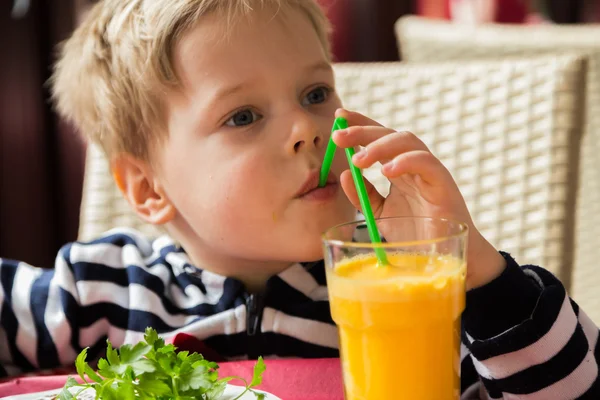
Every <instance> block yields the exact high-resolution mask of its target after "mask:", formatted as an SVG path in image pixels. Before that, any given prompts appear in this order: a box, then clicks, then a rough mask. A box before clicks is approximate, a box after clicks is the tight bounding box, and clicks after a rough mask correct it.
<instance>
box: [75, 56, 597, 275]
mask: <svg viewBox="0 0 600 400" xmlns="http://www.w3.org/2000/svg"><path fill="white" fill-rule="evenodd" d="M335 72H336V77H337V89H338V91H339V93H340V96H341V98H342V99H343V101H344V103H345V106H346V107H348V108H350V109H354V110H357V111H360V112H363V113H365V114H367V115H369V116H371V117H372V118H374V119H376V120H379V121H380V122H381V123H383V124H384V125H386V126H389V127H392V128H394V129H399V130H411V131H413V132H415V133H417V134H419V135H420V136H421V137H422V138H423V140H424V141H425V142H426V143H427V145H428V146H430V148H431V150H432V151H433V152H434V153H435V154H436V155H437V156H439V157H440V159H441V160H442V161H443V162H444V163H445V164H446V166H447V167H448V168H449V169H450V171H451V172H452V173H453V175H454V177H455V178H456V180H457V181H458V183H459V185H460V187H461V189H462V191H463V194H464V197H465V199H466V201H467V202H468V204H469V206H470V209H471V211H472V214H473V217H474V220H475V221H476V223H477V225H478V227H479V229H480V230H481V231H482V232H483V233H484V234H485V235H486V236H487V237H488V238H489V239H490V240H491V241H492V242H493V243H494V244H495V245H497V246H498V247H500V248H502V249H504V250H506V251H510V252H512V253H513V254H514V255H516V256H517V257H518V258H519V259H520V260H524V261H532V262H536V263H541V264H543V265H545V266H547V267H548V268H549V269H551V270H552V271H553V272H555V273H557V274H558V275H559V276H563V275H565V274H566V273H567V272H568V271H564V270H563V269H561V268H562V267H563V266H564V265H567V264H568V262H567V261H570V258H571V256H572V254H571V253H572V240H571V239H572V235H571V234H570V232H571V231H572V229H573V228H572V226H573V221H572V220H571V218H570V216H571V215H572V214H573V207H574V204H573V203H574V201H573V200H574V199H573V194H574V193H575V185H576V181H577V179H576V178H577V176H576V174H577V168H576V163H575V160H576V157H577V154H576V152H577V150H578V149H579V138H580V135H581V109H582V107H581V102H582V100H583V99H582V96H581V90H580V89H581V85H582V84H583V76H584V74H585V63H584V62H583V61H582V59H581V58H578V57H575V56H565V57H544V58H540V59H532V60H523V61H505V62H493V63H490V62H474V63H460V64H447V65H435V66H433V65H427V64H423V65H405V64H403V63H389V64H346V65H344V64H338V65H336V66H335ZM368 172H369V173H368V174H367V175H368V176H369V177H371V178H372V179H374V180H375V183H376V185H377V186H378V189H379V190H380V191H385V190H386V187H385V186H386V183H387V182H386V181H385V179H384V178H382V177H381V175H380V174H378V172H377V171H376V170H372V171H368ZM123 225H124V226H129V227H134V228H136V229H140V230H142V231H143V232H145V233H147V234H150V235H152V234H156V233H157V230H156V229H155V228H153V227H150V226H148V225H146V224H144V223H142V222H140V220H139V219H138V218H137V217H136V216H134V215H133V213H132V212H131V211H130V208H129V207H128V205H127V204H126V202H125V200H123V198H122V196H121V195H120V193H119V192H118V190H117V188H116V186H115V185H114V183H113V181H112V178H111V175H110V172H109V168H108V165H107V162H106V160H105V159H104V157H103V155H102V153H101V152H100V151H99V150H98V149H97V148H96V147H94V146H91V147H90V149H89V153H88V162H87V168H86V177H85V185H84V197H83V205H82V213H81V231H80V236H81V239H84V240H85V239H90V238H92V237H95V236H97V235H98V234H100V233H102V232H103V231H106V230H108V229H110V228H113V227H116V226H123Z"/></svg>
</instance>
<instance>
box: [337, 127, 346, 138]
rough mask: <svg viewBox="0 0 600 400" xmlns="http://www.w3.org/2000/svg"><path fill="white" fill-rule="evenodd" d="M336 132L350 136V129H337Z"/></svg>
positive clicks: (341, 135) (339, 135)
mask: <svg viewBox="0 0 600 400" xmlns="http://www.w3.org/2000/svg"><path fill="white" fill-rule="evenodd" d="M335 134H336V135H338V137H343V136H348V129H339V130H337V131H335Z"/></svg>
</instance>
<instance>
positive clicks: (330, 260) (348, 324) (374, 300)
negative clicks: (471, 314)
mask: <svg viewBox="0 0 600 400" xmlns="http://www.w3.org/2000/svg"><path fill="white" fill-rule="evenodd" d="M377 227H378V228H379V230H380V233H381V236H382V243H380V244H373V243H371V242H370V240H369V236H368V234H367V229H366V225H365V223H364V222H354V223H349V224H344V225H340V226H336V227H334V228H331V229H330V230H328V231H327V232H326V233H325V235H324V246H325V264H326V266H327V284H328V290H329V301H330V305H331V314H332V316H333V320H334V321H335V323H336V324H337V326H338V328H339V335H340V352H341V362H342V372H343V378H344V390H345V397H346V400H386V399H407V400H456V399H458V398H459V397H460V318H461V313H462V311H463V310H464V307H465V276H466V260H465V255H466V245H467V229H468V228H467V225H466V224H463V223H460V222H454V221H450V220H445V219H435V218H414V217H406V218H404V217H398V218H387V219H379V220H377ZM375 246H378V247H380V248H382V249H384V251H385V253H386V255H387V264H386V265H380V264H379V263H378V258H377V257H376V254H375V251H374V249H375Z"/></svg>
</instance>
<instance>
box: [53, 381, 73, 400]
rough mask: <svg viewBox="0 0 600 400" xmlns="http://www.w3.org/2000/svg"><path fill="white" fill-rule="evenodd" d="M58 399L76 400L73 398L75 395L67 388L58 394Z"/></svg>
mask: <svg viewBox="0 0 600 400" xmlns="http://www.w3.org/2000/svg"><path fill="white" fill-rule="evenodd" d="M65 386H66V385H65ZM57 399H58V400H73V399H75V396H73V393H71V391H70V390H69V389H68V388H67V387H64V388H63V389H62V390H61V391H60V393H59V394H58V397H57Z"/></svg>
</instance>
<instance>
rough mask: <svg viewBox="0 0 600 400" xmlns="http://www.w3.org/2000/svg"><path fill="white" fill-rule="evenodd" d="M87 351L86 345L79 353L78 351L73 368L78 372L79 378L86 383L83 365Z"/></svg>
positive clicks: (84, 364)
mask: <svg viewBox="0 0 600 400" xmlns="http://www.w3.org/2000/svg"><path fill="white" fill-rule="evenodd" d="M87 351H88V348H87V347H86V348H85V349H83V350H82V351H81V353H79V355H78V356H77V358H76V359H75V368H76V369H77V374H79V376H80V377H81V379H83V381H84V382H86V383H87V381H86V380H85V367H86V365H87V363H86V362H85V359H86V358H87Z"/></svg>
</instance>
